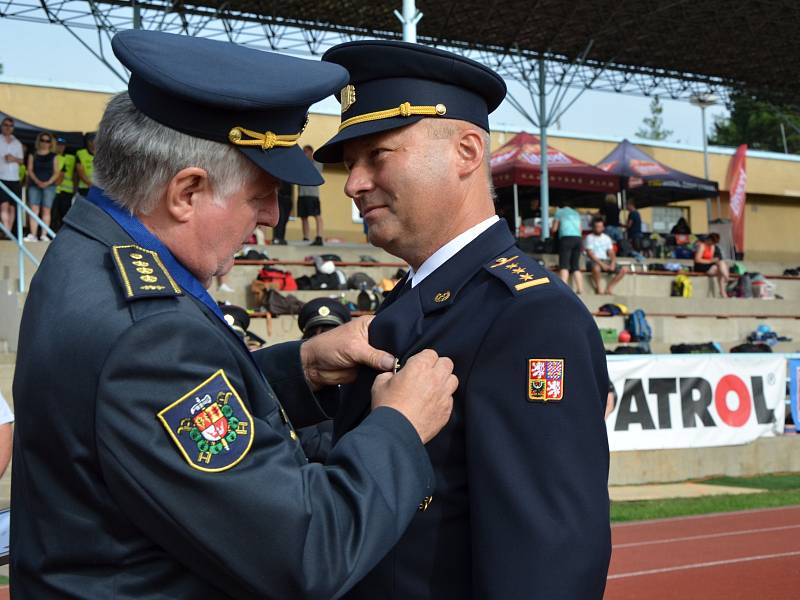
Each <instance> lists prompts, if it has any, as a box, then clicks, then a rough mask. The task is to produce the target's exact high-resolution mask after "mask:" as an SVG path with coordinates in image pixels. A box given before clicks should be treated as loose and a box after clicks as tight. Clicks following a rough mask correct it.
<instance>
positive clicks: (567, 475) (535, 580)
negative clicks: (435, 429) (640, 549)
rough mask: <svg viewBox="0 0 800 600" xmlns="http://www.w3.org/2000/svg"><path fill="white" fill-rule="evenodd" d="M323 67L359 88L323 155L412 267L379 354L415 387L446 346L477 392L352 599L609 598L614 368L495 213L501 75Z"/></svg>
mask: <svg viewBox="0 0 800 600" xmlns="http://www.w3.org/2000/svg"><path fill="white" fill-rule="evenodd" d="M323 60H324V61H326V62H333V63H336V64H340V65H342V66H344V67H345V68H347V69H348V71H349V72H350V82H349V84H348V85H347V86H346V87H345V88H344V89H343V90H342V92H341V95H340V100H341V102H342V116H341V125H340V127H339V133H338V134H337V135H336V136H335V137H334V138H333V139H332V140H330V141H329V142H328V144H326V145H325V146H324V147H322V148H321V149H319V150H318V151H317V152H316V154H315V158H317V160H320V161H322V162H340V161H341V162H344V165H345V167H346V168H347V170H348V172H349V176H348V180H347V183H346V186H345V192H346V194H347V195H348V196H350V197H352V198H353V199H354V200H355V202H356V205H357V206H358V208H359V210H360V212H361V214H362V215H364V220H365V222H366V223H367V225H368V226H369V240H370V241H371V242H372V243H373V244H375V245H377V246H379V247H382V248H384V249H386V250H387V251H389V252H391V253H392V254H394V255H396V256H398V257H400V258H402V259H403V260H405V261H407V262H408V263H409V265H410V266H411V271H410V273H409V275H408V277H407V278H406V279H405V280H403V281H401V282H400V283H399V284H398V285H397V287H396V288H395V289H394V291H393V292H392V294H390V296H389V297H388V298H387V300H386V301H385V303H384V304H383V305H382V306H381V309H380V310H379V311H378V315H377V316H376V318H375V320H374V321H373V322H372V323H371V325H370V330H369V339H370V343H371V344H372V345H373V346H375V347H378V348H381V349H383V350H386V351H388V352H391V353H392V354H394V355H395V356H397V357H399V360H400V367H401V370H400V373H402V369H405V368H407V367H406V366H405V365H406V364H407V363H406V359H407V357H408V356H411V355H412V354H413V353H414V352H417V351H418V350H419V349H421V348H426V347H432V348H434V349H435V350H437V351H438V352H440V353H442V354H445V355H447V356H449V357H452V358H453V360H454V362H455V373H456V375H457V376H458V378H459V382H460V383H459V388H458V391H457V392H456V395H455V405H454V410H453V416H452V418H451V420H450V422H449V423H448V425H447V426H446V427H445V429H444V430H443V432H442V434H441V435H440V436H439V437H437V438H436V439H435V440H433V441H431V442H430V443H429V444H427V450H428V453H429V455H430V457H431V461H432V463H433V465H434V469H435V471H436V475H437V489H436V494H435V496H434V497H433V499H432V501H431V502H429V503H426V504H427V506H426V507H425V508H426V510H425V511H424V512H420V513H419V514H418V515H417V516H416V517H415V518H414V520H413V521H412V523H411V525H410V527H409V529H408V530H407V531H406V533H405V534H404V535H403V537H402V538H401V540H400V542H398V544H397V546H396V547H395V548H394V550H393V551H392V552H391V553H390V554H389V555H388V556H387V557H386V558H385V559H384V560H383V561H381V563H380V564H379V565H378V566H377V567H376V568H375V569H373V571H372V572H371V573H370V574H369V575H367V576H366V578H365V579H364V580H363V581H362V582H361V583H359V584H358V585H357V586H356V587H355V588H354V589H353V590H352V591H351V592H350V593H349V594H348V595H347V596H346V597H347V598H350V599H353V600H355V599H358V600H389V599H392V600H408V599H414V600H423V599H425V600H427V599H430V600H434V599H435V600H464V599H466V598H473V599H475V600H517V599H518V600H530V599H534V598H541V599H542V600H554V599H564V600H583V599H599V598H602V596H603V591H604V586H605V578H606V573H607V569H608V562H609V558H610V550H611V548H610V528H609V503H608V492H607V487H606V485H607V478H608V443H607V439H606V429H605V424H604V422H603V409H604V406H605V397H606V391H607V389H608V378H607V377H608V376H607V371H606V363H605V355H604V352H603V345H602V343H601V340H600V336H599V334H598V332H597V328H596V326H595V323H594V321H593V320H592V317H591V315H590V314H589V312H588V311H587V310H586V308H585V307H584V306H583V304H582V303H581V302H580V300H579V299H578V298H577V297H576V296H575V295H574V294H573V293H572V292H571V291H570V290H569V289H568V288H567V287H566V286H565V285H563V284H562V282H561V281H559V280H558V278H557V277H554V276H553V275H552V274H551V273H549V272H547V271H545V270H544V269H542V268H541V267H540V266H539V264H538V263H537V262H536V261H534V260H533V259H531V258H529V257H528V256H526V255H525V254H524V253H523V252H522V251H521V250H520V249H519V248H518V247H517V246H516V245H515V241H514V239H513V238H512V237H511V235H510V234H509V231H508V227H507V226H506V225H505V223H501V222H498V218H497V216H496V215H495V213H494V206H493V199H492V197H493V192H492V189H491V173H490V169H489V133H488V131H489V124H488V113H489V112H491V111H492V110H494V109H495V108H496V107H497V106H498V105H499V104H500V102H501V101H502V99H503V97H504V95H505V85H504V83H503V81H502V79H501V78H500V77H499V76H498V75H497V74H495V73H494V72H492V71H490V70H489V69H487V68H485V67H483V66H482V65H480V64H478V63H475V62H473V61H470V60H466V59H463V58H461V57H459V56H456V55H454V54H450V53H447V52H443V51H440V50H436V49H430V48H425V47H423V46H418V45H415V44H407V43H402V42H385V41H367V42H352V43H347V44H342V45H340V46H336V47H334V48H332V49H330V50H329V51H328V52H326V53H325V55H324V56H323ZM374 377H375V373H374V372H373V371H371V370H369V369H366V368H365V369H363V370H362V372H361V373H360V375H359V378H358V379H357V381H356V383H355V384H354V386H353V387H352V390H351V394H350V397H349V398H348V397H345V398H344V399H343V402H342V408H341V410H340V412H339V414H338V415H337V419H336V423H335V434H336V436H337V437H338V439H339V441H338V443H342V441H344V440H346V439H347V437H346V433H347V432H348V431H350V430H352V428H353V427H356V426H357V425H358V424H359V423H360V422H362V420H363V419H364V418H365V417H366V416H367V415H368V414H369V404H370V403H369V389H370V386H371V384H372V381H373V379H374ZM335 447H336V446H335ZM335 447H334V448H335Z"/></svg>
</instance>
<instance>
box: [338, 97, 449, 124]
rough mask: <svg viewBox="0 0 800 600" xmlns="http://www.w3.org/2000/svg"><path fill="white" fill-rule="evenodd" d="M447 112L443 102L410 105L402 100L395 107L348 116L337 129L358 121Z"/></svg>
mask: <svg viewBox="0 0 800 600" xmlns="http://www.w3.org/2000/svg"><path fill="white" fill-rule="evenodd" d="M445 114H447V107H446V106H445V105H444V104H437V105H436V106H412V105H411V103H410V102H403V103H402V104H401V105H400V106H398V107H397V108H389V109H386V110H378V111H375V112H370V113H364V114H363V115H357V116H355V117H350V118H349V119H347V120H346V121H342V124H341V125H339V131H342V130H343V129H346V128H347V127H350V126H351V125H358V124H359V123H366V122H368V121H379V120H381V119H391V118H393V117H412V116H415V115H416V116H424V117H443V116H444V115H445Z"/></svg>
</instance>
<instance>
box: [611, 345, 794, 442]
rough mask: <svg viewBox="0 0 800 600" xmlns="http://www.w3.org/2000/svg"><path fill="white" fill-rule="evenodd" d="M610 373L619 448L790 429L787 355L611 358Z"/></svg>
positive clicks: (744, 437) (745, 437) (739, 438)
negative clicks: (787, 426)
mask: <svg viewBox="0 0 800 600" xmlns="http://www.w3.org/2000/svg"><path fill="white" fill-rule="evenodd" d="M608 372H609V378H610V380H611V382H612V384H613V386H614V390H615V392H616V395H617V400H616V405H615V407H614V411H613V412H612V413H611V414H610V415H609V417H608V420H607V421H606V426H607V428H608V441H609V447H610V449H611V450H612V451H615V450H654V449H659V448H698V447H705V446H728V445H735V444H745V443H748V442H752V441H753V440H755V439H756V438H758V437H761V436H772V435H776V434H778V433H782V432H783V424H784V412H785V406H784V399H785V395H786V359H785V358H784V357H782V356H771V355H765V356H761V355H752V354H742V355H730V354H716V355H715V354H709V355H685V356H683V355H675V356H670V355H666V356H657V355H654V356H647V357H642V358H630V359H625V360H616V359H610V360H609V361H608Z"/></svg>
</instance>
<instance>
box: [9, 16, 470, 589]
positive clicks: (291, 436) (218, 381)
mask: <svg viewBox="0 0 800 600" xmlns="http://www.w3.org/2000/svg"><path fill="white" fill-rule="evenodd" d="M112 45H113V48H114V52H115V54H116V55H117V57H118V58H119V59H120V61H121V62H122V63H123V64H124V65H125V66H126V67H127V68H128V69H129V70H130V71H131V80H130V83H129V87H128V93H127V94H120V95H118V96H116V97H114V98H113V99H112V100H111V101H110V103H109V105H108V107H107V108H106V112H105V114H104V116H103V120H102V123H101V124H100V129H99V133H98V137H97V157H96V161H95V171H94V174H95V181H96V182H97V183H98V184H99V185H101V186H103V188H104V189H103V190H101V189H99V188H92V189H91V191H90V192H89V197H88V200H83V199H81V200H79V201H78V202H77V203H76V204H75V206H74V207H73V208H72V209H71V210H70V212H69V215H68V216H67V218H66V219H65V226H64V228H63V229H62V230H61V231H60V232H59V234H58V238H57V239H56V240H55V242H54V243H53V244H52V245H51V246H50V248H49V249H48V252H47V254H46V256H45V258H44V260H43V261H42V265H41V267H40V268H39V270H38V271H37V273H36V276H35V277H34V280H33V282H32V284H31V289H30V294H29V296H28V299H27V302H26V304H25V312H24V315H23V318H22V326H21V331H20V344H19V352H18V355H17V368H16V375H15V379H14V398H15V400H16V406H17V408H18V414H17V431H16V436H15V446H14V478H13V481H12V491H11V504H12V508H13V509H14V519H13V522H12V528H11V582H12V583H11V585H12V595H13V597H14V598H16V599H23V600H24V599H25V598H32V599H36V600H42V599H47V598H86V599H91V600H97V599H101V598H109V599H110V598H114V599H116V600H125V599H142V598H169V599H171V600H172V599H179V598H186V599H187V600H189V599H191V600H194V599H196V598H215V599H217V598H219V599H225V598H241V599H251V598H275V599H287V598H316V599H320V600H322V599H325V600H327V599H329V598H337V597H339V596H341V595H342V594H343V593H345V592H346V591H347V590H348V589H349V588H350V587H351V586H352V585H353V584H354V583H355V582H357V581H358V580H359V579H360V578H361V577H362V576H363V575H364V574H365V573H367V572H368V571H369V570H370V569H371V568H372V567H373V566H374V565H375V564H376V563H377V561H378V560H379V559H380V558H381V557H382V556H383V555H384V554H385V553H386V552H387V551H388V550H389V548H391V546H392V545H393V544H394V543H395V542H396V541H397V540H398V539H399V537H400V535H401V534H402V532H403V531H404V530H405V528H406V526H407V524H408V523H409V521H410V520H411V518H412V517H413V515H414V514H416V512H417V510H418V507H419V505H420V503H421V502H424V501H425V498H427V497H429V496H430V494H431V490H432V487H433V473H432V470H431V465H430V461H429V459H428V457H427V455H426V453H425V449H424V446H423V443H424V442H427V441H428V440H429V439H431V438H432V437H433V436H434V435H435V434H436V433H437V431H438V430H439V429H440V428H441V427H442V426H443V425H444V424H445V423H446V422H447V419H448V416H449V414H450V408H451V406H452V398H451V395H452V393H453V391H454V390H455V388H456V385H457V381H456V380H455V377H453V376H452V374H451V370H452V363H451V362H450V361H449V360H447V359H443V358H438V357H437V355H436V354H435V353H434V352H432V351H430V350H429V351H426V352H424V353H421V354H420V355H419V356H416V357H414V358H413V359H412V360H411V363H410V365H409V367H407V368H408V369H409V370H410V371H411V372H410V373H409V374H408V375H407V376H406V375H405V374H404V373H400V374H398V375H395V376H393V375H391V374H389V373H383V374H381V375H380V376H379V377H378V379H377V381H376V385H375V388H374V393H373V394H372V403H373V406H374V410H372V411H371V414H370V415H369V416H368V417H367V419H366V420H365V421H364V423H363V424H362V425H361V426H359V427H357V428H356V429H355V430H354V431H353V432H352V433H350V434H349V435H347V436H345V437H344V438H343V439H342V440H341V441H340V442H339V444H338V446H337V448H336V449H335V450H334V451H333V452H331V453H330V454H329V455H328V457H327V463H326V464H324V465H322V464H309V463H308V461H307V458H306V454H305V453H304V451H303V448H302V447H301V444H300V442H299V440H298V435H297V433H296V431H295V427H303V426H306V425H313V424H315V423H316V422H317V421H320V420H321V419H323V418H324V417H325V415H324V414H322V413H321V411H320V410H319V406H318V405H317V402H316V399H315V398H314V396H313V395H312V393H311V389H310V387H311V388H314V389H316V388H320V387H322V386H324V385H333V384H338V383H344V382H347V381H348V380H349V379H352V377H353V376H354V375H355V371H354V370H355V367H356V363H367V364H370V365H372V366H373V367H375V368H378V369H382V370H390V369H391V368H392V366H393V365H394V357H392V356H390V355H388V354H386V353H383V352H379V351H377V350H375V349H373V348H370V347H369V346H368V344H367V343H366V339H365V338H366V326H367V322H366V321H363V320H360V321H353V322H351V323H348V324H346V325H342V326H341V327H339V328H337V329H336V331H332V332H329V333H325V334H322V335H319V336H317V337H315V338H314V339H313V340H309V341H308V342H306V343H305V344H303V345H302V346H301V345H300V344H299V343H296V344H284V345H280V346H276V347H273V348H268V349H266V350H261V351H258V352H255V353H252V354H251V353H250V352H249V350H248V349H247V347H246V346H245V345H244V343H243V341H242V340H241V338H240V337H239V336H238V335H237V334H236V332H235V331H234V330H233V329H232V328H231V327H230V326H229V325H228V324H227V323H226V322H225V320H224V317H223V314H222V312H221V311H220V309H219V306H217V304H216V303H215V302H214V301H213V300H212V299H211V297H210V296H209V295H208V293H207V291H206V288H207V287H208V286H209V285H210V283H211V281H212V280H213V278H214V277H215V276H218V275H222V274H224V273H225V272H227V271H228V270H229V269H230V268H231V266H232V264H233V255H234V254H235V253H236V252H237V251H238V250H239V249H240V248H241V245H242V244H243V243H244V241H245V240H246V239H247V237H249V235H250V234H251V233H252V231H253V229H254V228H255V227H256V226H257V225H267V226H272V225H274V224H275V222H276V220H277V200H276V190H277V187H278V180H279V179H285V180H286V181H289V182H292V183H300V184H319V183H321V178H320V176H319V174H318V172H317V170H316V169H315V168H314V167H313V165H311V163H309V162H308V160H307V159H306V158H305V156H303V152H302V150H300V148H299V147H298V146H297V143H296V142H297V139H298V138H299V137H300V134H301V133H302V130H303V127H304V124H305V122H306V118H307V117H306V113H307V111H308V107H309V105H310V104H311V103H313V102H315V101H317V100H319V99H321V98H323V97H325V96H327V95H328V94H330V93H332V91H333V90H335V89H338V88H340V87H341V86H342V85H344V83H345V82H346V80H347V73H346V72H345V71H344V69H342V68H341V67H338V66H336V65H331V64H323V63H319V62H311V61H303V60H300V59H295V58H289V57H285V56H278V55H273V54H269V53H265V52H260V51H257V50H253V49H247V48H243V47H240V46H235V45H233V44H228V43H222V42H215V41H211V40H205V39H197V38H191V37H185V36H177V35H170V34H164V33H157V32H149V31H128V32H123V33H120V34H118V35H117V36H115V38H114V40H113V42H112ZM265 375H266V377H265Z"/></svg>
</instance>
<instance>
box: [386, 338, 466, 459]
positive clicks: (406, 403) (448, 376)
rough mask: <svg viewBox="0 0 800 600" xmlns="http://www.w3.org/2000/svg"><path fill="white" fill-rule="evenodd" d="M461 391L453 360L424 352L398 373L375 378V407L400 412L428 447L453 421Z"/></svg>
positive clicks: (427, 351)
mask: <svg viewBox="0 0 800 600" xmlns="http://www.w3.org/2000/svg"><path fill="white" fill-rule="evenodd" d="M457 388H458V378H457V377H456V376H455V375H453V361H452V360H450V359H449V358H444V357H442V358H439V355H438V354H436V352H434V351H433V350H423V351H422V352H420V353H419V354H415V355H414V356H412V357H411V358H409V359H408V362H406V365H405V366H404V367H403V369H402V370H401V371H399V372H398V373H396V374H393V373H381V374H380V375H378V376H377V377H376V378H375V383H374V384H373V386H372V408H378V407H379V406H388V407H391V408H394V409H395V410H397V411H400V413H402V415H403V416H404V417H405V418H406V419H408V420H409V421H410V422H411V424H412V425H413V426H414V429H416V430H417V433H418V434H419V437H420V438H421V439H422V443H423V444H427V443H428V442H429V441H430V440H431V439H433V438H434V437H435V436H436V434H437V433H439V432H440V431H441V430H442V427H444V426H445V425H447V421H449V420H450V413H451V412H452V411H453V394H454V393H455V391H456V389H457Z"/></svg>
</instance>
